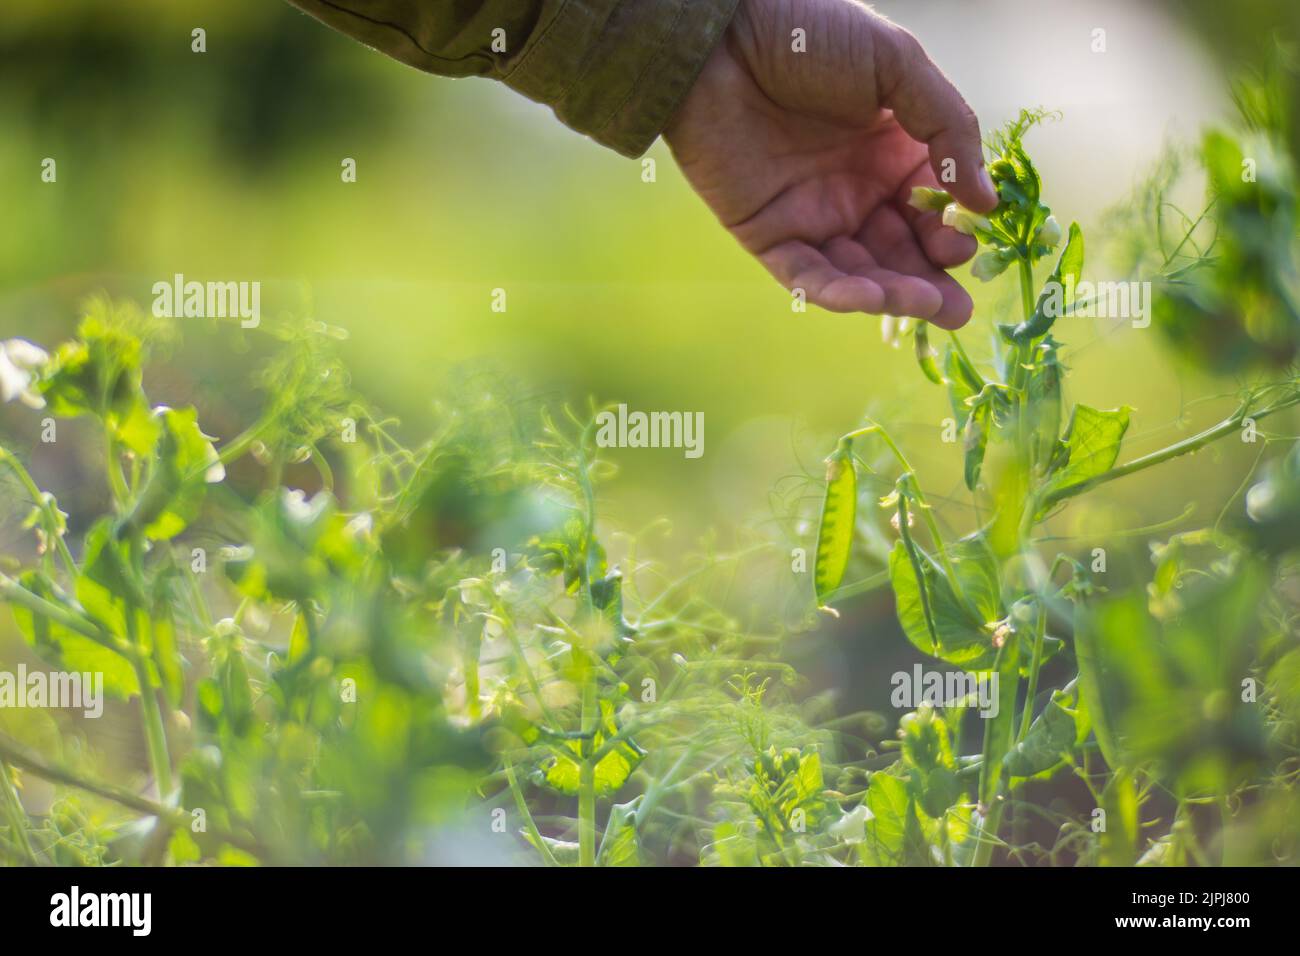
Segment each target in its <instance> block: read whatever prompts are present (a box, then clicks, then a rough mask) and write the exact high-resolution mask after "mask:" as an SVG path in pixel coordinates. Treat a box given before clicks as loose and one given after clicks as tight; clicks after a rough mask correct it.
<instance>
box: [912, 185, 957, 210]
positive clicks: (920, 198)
mask: <svg viewBox="0 0 1300 956" xmlns="http://www.w3.org/2000/svg"><path fill="white" fill-rule="evenodd" d="M950 202H952V196H950V195H949V194H948V193H946V192H944V191H943V190H942V189H931V188H930V187H929V186H913V187H912V195H911V196H910V197H909V198H908V200H907V204H908V205H909V206H911V207H912V208H913V209H917V210H919V211H921V212H943V209H944V207H945V206H947V205H948V204H949V203H950Z"/></svg>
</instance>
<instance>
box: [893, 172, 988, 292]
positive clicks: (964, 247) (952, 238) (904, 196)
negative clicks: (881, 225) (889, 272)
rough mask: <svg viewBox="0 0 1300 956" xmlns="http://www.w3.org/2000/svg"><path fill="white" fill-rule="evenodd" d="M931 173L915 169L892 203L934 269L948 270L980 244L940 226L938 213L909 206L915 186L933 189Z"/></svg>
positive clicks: (933, 180)
mask: <svg viewBox="0 0 1300 956" xmlns="http://www.w3.org/2000/svg"><path fill="white" fill-rule="evenodd" d="M936 185H937V184H936V182H935V179H934V174H933V173H931V171H930V169H929V167H927V166H918V167H917V168H916V172H915V173H913V174H912V175H911V176H909V177H908V178H907V179H906V180H904V181H903V186H902V188H901V189H900V190H899V191H898V195H897V196H896V197H894V204H895V206H896V207H897V209H898V211H899V212H900V213H901V214H902V216H903V218H904V219H905V220H906V221H907V223H908V225H909V226H911V227H912V232H913V234H915V236H916V238H917V240H918V241H919V242H920V243H921V248H922V249H924V250H925V255H926V258H927V259H929V260H930V261H931V262H933V263H934V264H935V265H936V266H939V267H941V268H944V269H951V268H952V267H953V266H959V265H961V264H962V263H963V262H968V261H969V260H970V258H971V257H972V256H973V255H975V251H976V250H977V249H978V248H979V243H978V242H976V241H975V237H974V236H963V235H962V234H961V233H960V232H958V231H957V230H956V229H952V228H950V227H948V226H945V225H944V224H943V217H942V216H941V215H939V213H937V212H921V211H920V210H919V209H914V208H913V207H912V206H910V205H908V202H907V201H908V199H909V198H910V197H911V195H912V188H913V187H914V186H929V187H931V188H934V187H935V186H936Z"/></svg>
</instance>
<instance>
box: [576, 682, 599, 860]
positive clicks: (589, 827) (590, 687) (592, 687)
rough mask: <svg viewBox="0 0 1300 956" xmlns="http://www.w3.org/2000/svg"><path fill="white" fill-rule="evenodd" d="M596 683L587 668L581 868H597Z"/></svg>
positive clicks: (581, 773) (581, 782)
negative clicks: (594, 745) (594, 744)
mask: <svg viewBox="0 0 1300 956" xmlns="http://www.w3.org/2000/svg"><path fill="white" fill-rule="evenodd" d="M596 707H597V703H596V681H595V677H594V675H593V674H592V673H591V665H590V663H588V664H587V666H586V669H585V670H584V672H583V681H582V732H583V734H584V740H583V742H582V750H583V757H582V762H581V763H580V764H579V766H578V865H579V866H595V865H596V763H595V753H594V749H595V748H594V747H593V746H592V744H593V743H594V742H595V739H596V737H595V735H596V726H595V725H596V719H597V712H596Z"/></svg>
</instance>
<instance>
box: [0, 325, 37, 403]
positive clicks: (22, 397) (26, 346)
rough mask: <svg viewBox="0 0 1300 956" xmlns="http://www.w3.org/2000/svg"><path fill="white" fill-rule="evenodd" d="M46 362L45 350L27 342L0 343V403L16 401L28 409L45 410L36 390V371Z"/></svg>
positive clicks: (21, 340)
mask: <svg viewBox="0 0 1300 956" xmlns="http://www.w3.org/2000/svg"><path fill="white" fill-rule="evenodd" d="M48 360H49V355H47V354H46V352H45V350H44V349H42V348H39V347H37V346H35V345H33V344H32V343H31V342H28V341H27V340H26V339H10V340H9V341H7V342H0V401H3V402H10V401H13V400H14V399H15V398H16V399H18V401H20V402H22V403H23V404H24V405H26V406H27V407H28V408H44V407H45V399H44V398H42V397H41V394H40V392H39V391H37V389H36V374H35V373H36V370H38V369H39V368H40V367H41V366H42V365H44V364H45V363H46V361H48Z"/></svg>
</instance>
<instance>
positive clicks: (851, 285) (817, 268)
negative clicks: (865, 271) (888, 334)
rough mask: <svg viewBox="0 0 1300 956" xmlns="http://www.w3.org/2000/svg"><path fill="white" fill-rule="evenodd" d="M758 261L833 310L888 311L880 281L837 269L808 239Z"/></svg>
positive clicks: (779, 248) (788, 244) (786, 283)
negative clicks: (807, 241) (809, 243)
mask: <svg viewBox="0 0 1300 956" xmlns="http://www.w3.org/2000/svg"><path fill="white" fill-rule="evenodd" d="M758 258H759V261H761V262H762V263H763V265H765V266H766V267H767V269H768V271H769V272H771V273H772V275H774V276H776V278H777V280H778V281H779V282H780V283H781V284H782V285H784V286H785V287H786V288H787V289H790V290H791V291H794V290H796V289H802V290H803V291H804V295H805V296H807V299H808V301H809V302H811V303H813V304H814V305H819V306H821V307H822V308H823V309H829V310H830V311H832V312H870V313H873V314H878V313H880V312H882V311H885V302H886V296H885V292H884V290H883V289H882V288H881V287H880V285H879V283H877V282H875V281H874V280H872V279H869V278H866V277H864V276H860V275H851V274H848V273H846V272H845V271H844V270H843V269H839V268H836V267H835V266H834V265H832V264H831V262H830V261H829V260H828V259H827V258H826V256H825V254H823V253H822V252H820V251H818V250H817V249H814V248H813V247H812V246H810V245H808V243H806V242H800V241H798V240H791V241H789V242H783V243H780V244H779V245H776V246H773V247H772V248H771V249H768V250H767V251H766V252H764V253H762V254H761V255H760V256H759V257H758Z"/></svg>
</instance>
